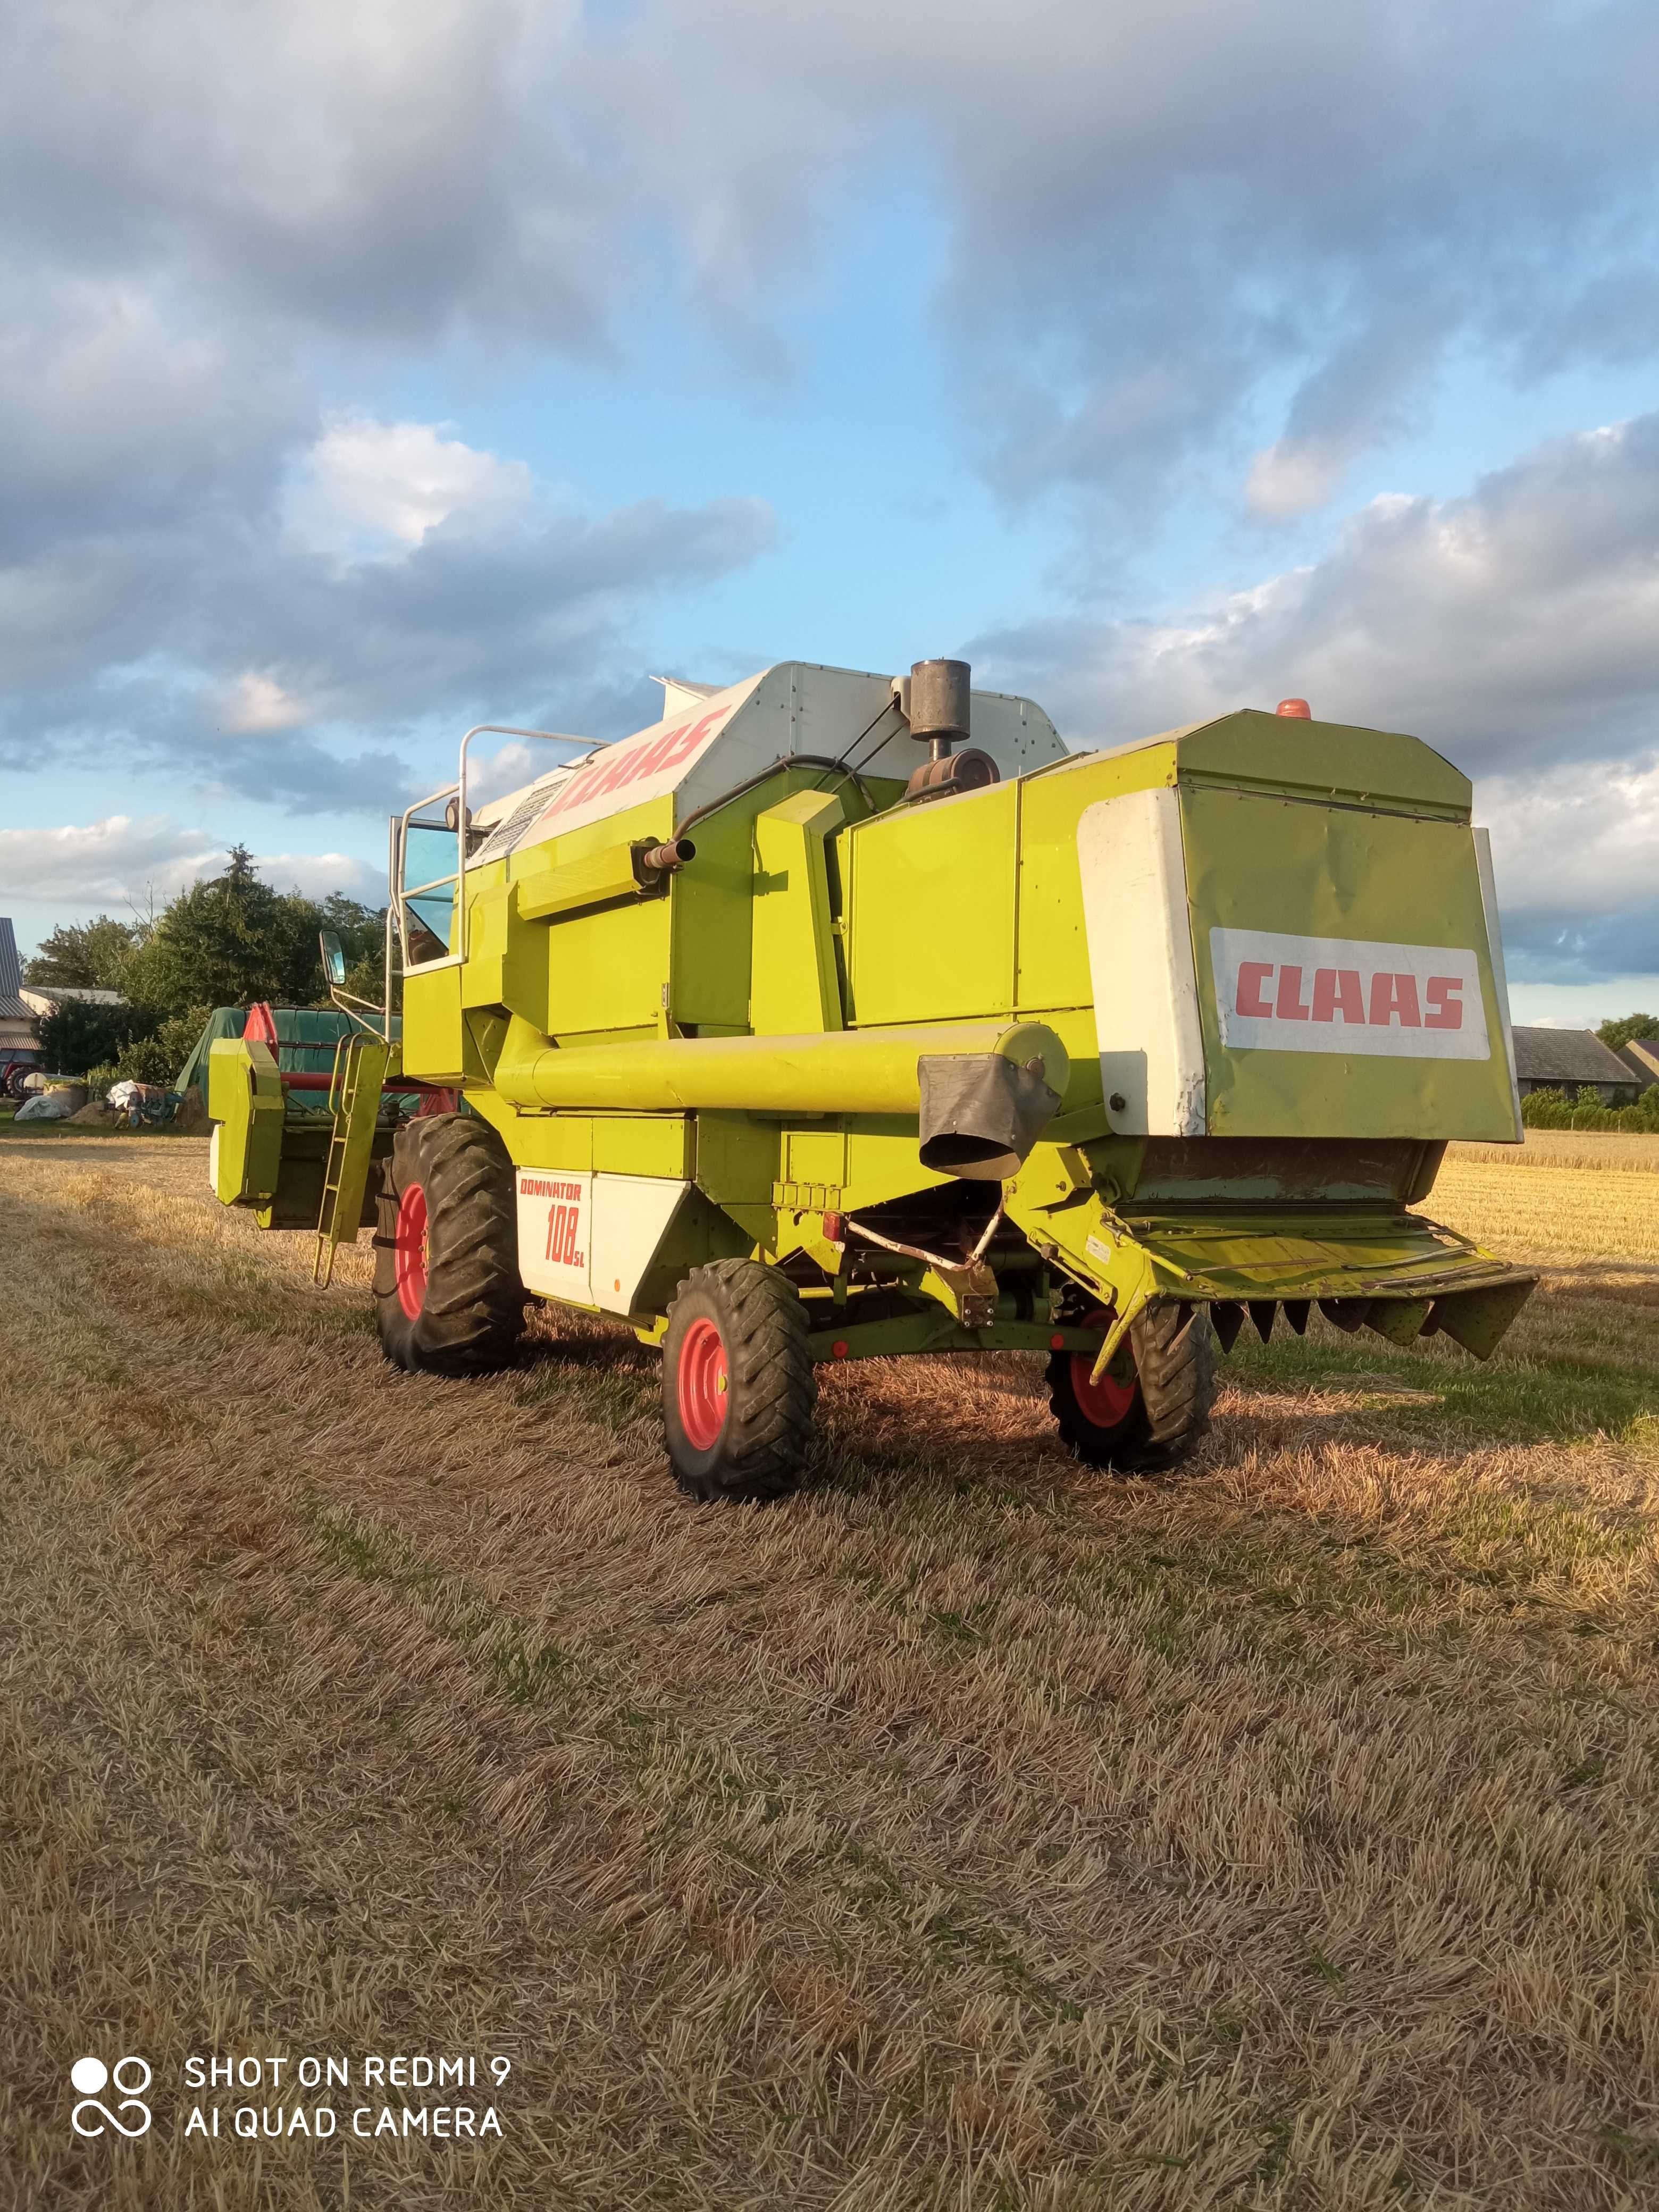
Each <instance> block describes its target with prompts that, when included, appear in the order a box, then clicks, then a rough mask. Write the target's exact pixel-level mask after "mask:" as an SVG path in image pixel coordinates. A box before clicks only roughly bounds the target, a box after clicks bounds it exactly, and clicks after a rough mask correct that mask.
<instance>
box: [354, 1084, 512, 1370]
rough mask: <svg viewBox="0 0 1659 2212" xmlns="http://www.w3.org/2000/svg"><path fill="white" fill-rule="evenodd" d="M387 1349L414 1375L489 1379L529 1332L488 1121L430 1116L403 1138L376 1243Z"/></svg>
mask: <svg viewBox="0 0 1659 2212" xmlns="http://www.w3.org/2000/svg"><path fill="white" fill-rule="evenodd" d="M374 1247H375V1249H374V1311H375V1318H376V1321H377V1322H378V1324H379V1328H380V1349H381V1350H382V1351H383V1352H385V1354H386V1358H388V1359H389V1360H391V1361H392V1363H393V1364H394V1365H395V1366H398V1367H405V1368H408V1369H409V1370H410V1371H411V1372H412V1373H425V1374H431V1375H484V1374H488V1373H489V1371H490V1370H491V1369H493V1368H497V1367H504V1366H505V1365H506V1364H507V1361H508V1360H510V1359H511V1358H512V1357H513V1351H514V1349H515V1347H516V1346H517V1344H518V1341H519V1337H520V1333H521V1332H522V1330H523V1327H524V1307H525V1288H524V1284H523V1282H522V1280H521V1279H520V1274H519V1224H518V1202H517V1196H516V1188H515V1184H514V1180H513V1163H512V1161H511V1160H510V1159H509V1158H508V1157H507V1147H506V1146H505V1145H504V1144H503V1143H502V1142H501V1138H500V1137H499V1136H498V1135H497V1134H496V1133H495V1130H494V1129H492V1128H491V1127H490V1126H489V1122H488V1121H480V1120H478V1118H477V1116H476V1115H471V1114H433V1115H424V1116H422V1117H420V1118H418V1119H416V1121H410V1122H408V1123H407V1124H405V1126H404V1127H403V1128H401V1129H399V1130H398V1134H397V1137H396V1139H394V1141H393V1144H392V1157H391V1158H390V1159H388V1160H387V1161H386V1164H385V1166H384V1168H383V1170H382V1175H381V1184H380V1225H379V1228H378V1231H377V1233H376V1235H375V1238H374Z"/></svg>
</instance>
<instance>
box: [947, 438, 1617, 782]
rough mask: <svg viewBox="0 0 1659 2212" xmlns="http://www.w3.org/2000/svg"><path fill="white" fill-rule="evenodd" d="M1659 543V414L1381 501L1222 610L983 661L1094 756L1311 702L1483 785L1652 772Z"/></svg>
mask: <svg viewBox="0 0 1659 2212" xmlns="http://www.w3.org/2000/svg"><path fill="white" fill-rule="evenodd" d="M1655 544H1659V415H1648V416H1641V417H1640V418H1638V420H1636V421H1634V422H1627V423H1623V424H1620V425H1616V426H1613V428H1601V429H1596V430H1594V431H1589V432H1587V433H1585V434H1584V435H1582V436H1577V437H1572V438H1565V439H1560V440H1557V441H1552V442H1551V443H1549V444H1546V445H1542V446H1540V447H1536V448H1535V449H1534V451H1533V452H1531V453H1527V454H1524V455H1522V458H1521V459H1519V460H1517V461H1516V462H1515V463H1514V464H1513V465H1511V466H1510V467H1509V468H1506V469H1503V470H1499V471H1497V472H1495V473H1494V474H1492V476H1489V477H1485V478H1483V479H1482V480H1481V482H1480V483H1478V484H1477V485H1476V486H1475V488H1474V491H1472V492H1471V493H1470V494H1469V495H1468V496H1467V497H1465V498H1462V499H1449V500H1434V499H1426V498H1414V497H1408V496H1406V495H1393V496H1390V497H1388V498H1383V499H1379V500H1376V501H1372V502H1371V503H1370V505H1369V506H1367V507H1364V508H1363V509H1362V510H1361V511H1360V512H1359V513H1358V514H1356V515H1355V516H1353V517H1352V519H1351V520H1350V521H1349V522H1348V524H1347V525H1346V528H1345V529H1344V530H1343V532H1341V535H1340V538H1339V539H1338V542H1337V543H1336V544H1335V546H1334V548H1333V550H1331V551H1330V552H1329V553H1328V555H1327V556H1325V557H1324V558H1323V559H1322V560H1320V561H1318V562H1312V563H1310V564H1309V565H1307V566H1305V567H1303V568H1294V569H1288V570H1285V571H1283V572H1281V573H1280V574H1277V575H1273V576H1270V577H1267V578H1266V579H1264V580H1262V581H1261V583H1259V584H1257V585H1255V586H1252V587H1251V588H1250V589H1249V590H1248V591H1242V592H1233V593H1231V594H1230V595H1229V596H1227V597H1226V598H1225V599H1220V600H1218V601H1216V602H1214V603H1212V604H1211V605H1202V606H1199V607H1196V608H1193V609H1190V610H1183V611H1176V612H1172V613H1171V614H1170V615H1168V616H1166V617H1163V618H1161V619H1154V620H1149V621H1142V622H1124V621H1117V622H1090V621H1087V620H1085V619H1072V620H1067V621H1058V622H1056V621H1049V622H1039V623H1030V624H1029V625H1026V626H1024V627H1023V628H1019V629H1009V630H1006V631H1003V632H1000V633H994V634H992V635H988V636H987V637H986V638H984V639H982V640H981V641H979V644H978V646H977V647H975V651H976V652H977V653H978V655H979V657H980V658H981V659H983V660H986V661H987V662H988V663H989V664H990V668H994V669H995V670H996V671H998V672H999V674H1000V676H1001V677H1003V678H1009V679H1014V678H1017V679H1018V680H1019V681H1020V682H1021V683H1023V684H1024V685H1025V686H1026V688H1028V689H1035V690H1038V691H1039V692H1040V694H1041V695H1042V696H1043V697H1044V702H1045V704H1048V706H1049V707H1050V709H1051V711H1054V710H1056V709H1057V710H1058V714H1059V717H1060V720H1061V723H1062V726H1063V727H1066V728H1068V729H1069V730H1070V731H1071V732H1072V733H1073V736H1074V738H1075V740H1076V741H1077V742H1079V743H1105V742H1109V741H1110V740H1112V739H1114V738H1120V737H1130V736H1133V735H1137V734H1139V733H1140V732H1145V731H1147V730H1155V729H1162V728H1168V727H1170V726H1173V725H1175V724H1176V723H1181V722H1188V721H1194V720H1198V719H1199V718H1200V717H1201V716H1203V715H1206V714H1216V713H1220V712H1223V711H1225V710H1226V709H1227V708H1232V707H1237V706H1241V705H1265V706H1269V707H1271V706H1272V705H1273V704H1274V702H1276V701H1277V700H1279V699H1280V698H1283V697H1285V696H1287V695H1296V696H1302V697H1304V698H1306V699H1308V700H1309V701H1310V702H1311V703H1312V706H1313V710H1314V713H1315V714H1316V715H1317V716H1319V717H1320V718H1321V719H1322V720H1328V721H1334V722H1353V723H1358V724H1361V725H1364V726H1371V727H1381V728H1385V729H1405V730H1411V731H1413V732H1415V733H1416V734H1417V735H1418V736H1419V737H1423V738H1427V739H1428V740H1429V742H1430V743H1431V744H1436V745H1438V746H1440V747H1441V748H1442V749H1443V750H1445V751H1446V752H1448V753H1449V754H1450V755H1451V757H1453V758H1454V759H1455V761H1456V762H1457V763H1458V764H1459V765H1460V766H1461V767H1462V768H1464V769H1467V770H1468V771H1470V772H1471V773H1474V772H1475V771H1477V770H1479V771H1482V772H1485V773H1487V774H1513V773H1515V772H1516V771H1517V770H1518V769H1520V768H1521V766H1522V764H1523V763H1526V764H1528V768H1529V769H1530V765H1531V764H1532V763H1553V762H1559V761H1560V760H1562V759H1563V758H1575V757H1576V758H1583V759H1589V760H1594V759H1598V758H1599V759H1604V760H1605V759H1619V758H1620V757H1623V758H1624V759H1626V761H1629V760H1630V759H1632V758H1634V759H1636V760H1638V761H1639V760H1641V759H1642V758H1644V757H1646V756H1647V755H1648V754H1650V752H1651V751H1652V750H1653V748H1654V744H1655V742H1656V738H1659V724H1656V707H1659V563H1656V562H1655V560H1654V556H1653V548H1654V546H1655ZM989 672H990V669H987V674H988V673H989Z"/></svg>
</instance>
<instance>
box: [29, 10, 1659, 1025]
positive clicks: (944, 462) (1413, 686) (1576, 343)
mask: <svg viewBox="0 0 1659 2212" xmlns="http://www.w3.org/2000/svg"><path fill="white" fill-rule="evenodd" d="M7 46H9V49H10V51H9V54H7V53H5V52H3V51H0V60H3V61H4V62H5V64H6V65H5V67H4V69H3V70H0V84H3V86H4V87H5V89H3V90H0V119H3V123H4V129H3V131H0V164H3V165H5V166H8V167H10V169H11V172H12V173H11V175H10V176H9V178H8V179H7V203H6V204H7V205H8V207H9V209H11V210H13V211H14V212H13V215H12V217H11V218H10V219H9V222H8V225H7V228H6V232H5V234H4V236H3V239H0V285H3V287H4V295H5V296H4V298H3V300H0V447H3V449H4V454H5V467H4V475H3V479H0V481H3V482H4V483H5V485H6V491H7V495H6V499H5V501H4V503H3V508H0V653H3V654H4V656H5V659H6V664H7V681H6V684H5V686H4V689H3V694H0V696H3V700H4V702H5V703H4V706H3V708H0V775H3V787H4V792H5V808H4V814H3V818H0V910H6V911H10V912H11V913H13V914H14V915H15V918H16V920H17V923H18V927H19V934H20V937H21V939H22V941H23V942H24V944H25V945H27V944H29V943H31V942H33V940H34V939H37V938H38V937H39V936H40V934H41V933H43V932H44V931H45V930H46V928H48V927H51V926H52V923H53V922H55V921H58V920H62V919H68V918H74V917H79V916H83V915H88V914H91V913H94V912H98V911H100V910H106V909H107V910H112V911H116V912H122V911H124V910H125V906H126V904H127V902H129V901H131V900H135V899H136V900H139V901H142V900H143V899H144V898H145V897H146V896H148V895H149V891H150V890H152V889H153V890H155V892H156V893H157V894H159V895H161V896H166V895H167V893H168V892H170V891H171V890H173V889H174V888H176V887H177V886H178V885H179V884H181V883H184V882H187V881H189V880H190V879H191V876H192V875H193V874H197V873H202V872H208V871H210V869H211V868H213V867H214V866H216V865H217V861H218V857H219V855H221V854H222V853H223V851H224V849H225V848H227V847H228V845H229V844H230V843H231V842H233V841H239V840H240V842H246V843H247V844H249V845H250V846H252V848H253V849H254V851H255V852H256V853H257V854H259V855H260V856H261V858H262V860H264V862H265V864H266V866H267V871H268V872H270V874H271V875H272V876H273V877H274V878H276V879H277V880H279V881H283V882H289V881H293V882H298V883H301V884H303V885H304V887H305V888H307V889H308V890H324V889H327V888H331V887H333V886H335V885H338V886H339V887H341V888H343V889H347V890H352V891H354V892H355V893H356V894H357V895H360V896H374V881H375V877H376V875H377V872H379V870H380V866H381V855H382V854H383V850H384V819H385V816H386V812H387V811H388V810H389V809H390V808H391V807H392V805H394V804H397V803H399V802H400V801H402V800H404V799H406V798H407V797H408V796H409V795H410V794H411V793H412V792H413V791H414V790H415V789H416V788H420V787H425V786H426V785H428V784H429V783H431V782H434V781H438V780H440V778H441V776H442V775H443V774H444V773H445V769H446V763H447V760H448V759H449V758H451V757H453V742H454V738H455V737H456V736H457V735H458V734H459V730H460V729H461V728H463V727H464V726H465V725H466V723H467V722H468V721H470V720H476V719H478V718H480V717H483V716H487V717H489V718H490V719H500V720H506V721H511V722H518V721H523V720H535V721H536V722H538V723H540V724H543V725H545V726H552V727H559V728H575V729H579V730H591V731H592V732H593V733H594V734H598V735H614V734H617V732H620V731H622V730H624V729H626V728H629V727H632V726H635V725H636V724H637V723H639V722H641V721H642V720H646V719H647V718H648V717H649V715H650V714H651V713H652V712H653V697H654V692H653V688H652V687H650V686H648V685H647V684H645V683H644V681H643V678H644V677H645V675H646V673H647V671H663V672H671V673H678V674H680V675H684V676H688V677H690V678H697V679H702V680H715V679H719V680H729V679H730V678H732V677H734V676H737V675H738V674H741V673H744V672H746V671H749V670H750V669H752V668H754V667H757V666H760V665H764V664H765V663H766V662H767V661H769V660H774V659H785V658H801V659H814V660H825V661H831V662H840V663H843V664H846V665H854V666H866V667H871V668H896V667H901V666H903V665H908V662H909V661H910V660H912V659H915V658H917V657H919V656H921V655H923V654H926V653H939V652H965V653H969V655H970V657H971V658H972V659H973V660H974V662H975V667H976V670H977V671H978V672H979V675H980V677H981V680H983V681H987V682H990V683H994V684H1000V685H1001V686H1003V687H1005V688H1009V689H1020V690H1029V691H1030V692H1032V693H1033V694H1034V695H1035V696H1036V697H1037V698H1039V699H1040V700H1041V701H1042V703H1043V704H1044V705H1045V706H1047V707H1048V709H1049V711H1050V712H1051V713H1053V714H1054V716H1055V719H1056V720H1057V721H1058V722H1059V724H1060V727H1061V728H1062V730H1063V731H1064V732H1065V733H1066V735H1067V736H1068V737H1069V738H1072V739H1073V741H1074V742H1077V743H1079V744H1081V743H1087V742H1089V741H1090V740H1091V738H1120V737H1122V736H1126V735H1129V734H1133V732H1136V731H1138V730H1146V729H1153V728H1158V727H1164V726H1169V725H1170V724H1171V723H1173V722H1176V721H1179V720H1188V719H1192V718H1194V716H1196V715H1197V714H1202V713H1205V712H1207V711H1211V710H1212V709H1218V708H1225V707H1226V706H1229V705H1232V704H1237V703H1265V704H1271V703H1272V702H1273V700H1274V699H1276V698H1277V697H1279V696H1282V695H1283V694H1285V693H1288V692H1301V693H1304V694H1305V695H1306V696H1309V697H1310V698H1311V699H1312V700H1313V702H1314V706H1315V710H1316V712H1317V713H1322V714H1328V715H1329V716H1330V717H1331V718H1332V719H1334V720H1352V721H1358V722H1366V723H1376V724H1386V725H1391V726H1396V727H1406V728H1411V729H1414V730H1416V731H1417V732H1419V733H1420V734H1421V735H1423V736H1425V737H1426V738H1429V739H1430V740H1431V742H1433V743H1435V744H1439V745H1441V746H1442V747H1443V750H1446V751H1447V752H1449V754H1450V755H1451V756H1452V757H1454V758H1455V759H1456V760H1458V761H1459V763H1460V764H1462V765H1463V766H1465V767H1466V768H1468V769H1469V771H1470V772H1471V773H1472V774H1474V775H1475V776H1476V779H1477V783H1478V787H1479V791H1480V811H1481V813H1482V815H1483V816H1484V817H1485V818H1486V819H1488V820H1489V821H1490V822H1491V823H1492V829H1493V834H1494V841H1495V847H1496V851H1497V855H1498V875H1499V887H1500V894H1501V896H1502V897H1503V901H1504V908H1505V914H1506V927H1507V929H1508V933H1509V937H1510V968H1511V976H1512V982H1513V986H1514V990H1513V995H1514V998H1515V1002H1516V1012H1517V1015H1518V1016H1519V1017H1521V1018H1557V1019H1559V1018H1571V1019H1581V1020H1585V1021H1595V1020H1597V1019H1599V1018H1601V1017H1602V1016H1603V1015H1605V1014H1607V1013H1617V1012H1626V1011H1628V1010H1629V1009H1630V1008H1632V1007H1633V1006H1641V1005H1646V1006H1650V1007H1653V1008H1656V1009H1659V896H1656V889H1655V886H1656V884H1659V868H1656V861H1659V736H1656V732H1659V720H1656V707H1659V620H1656V617H1659V390H1656V379H1655V372H1656V361H1659V261H1656V257H1655V246H1656V238H1655V230H1656V223H1655V220H1654V216H1655V208H1656V201H1655V197H1654V186H1655V182H1656V179H1655V173H1654V171H1655V149H1656V143H1659V142H1656V138H1655V134H1654V132H1653V131H1652V127H1651V121H1650V115H1649V113H1648V103H1647V100H1646V98H1645V94H1644V89H1643V88H1644V87H1645V86H1650V84H1651V82H1653V81H1654V78H1655V74H1656V72H1655V64H1656V63H1659V29H1656V25H1655V22H1654V20H1653V12H1652V10H1651V9H1644V8H1639V7H1634V6H1598V5H1583V4H1574V5H1571V6H1566V5H1553V6H1552V5H1542V4H1527V0H1519V4H1510V5H1506V6H1504V7H1502V8H1500V7H1498V6H1495V5H1487V4H1485V0H1480V3H1479V4H1462V5H1452V6H1448V5H1446V4H1444V0H1440V4H1437V5H1434V6H1429V5H1416V6H1414V5H1412V4H1409V0H1405V3H1404V4H1395V5H1390V6H1386V7H1385V6H1383V5H1382V4H1380V0H1376V4H1372V0H1356V4H1354V5H1353V6H1352V7H1351V8H1349V9H1345V10H1341V11H1331V10H1328V9H1319V8H1317V7H1315V6H1314V5H1312V4H1310V0H1279V4H1276V5H1275V4H1272V0H1264V4H1263V5H1262V6H1261V7H1260V8H1258V9H1255V10H1254V11H1239V10H1237V9H1226V8H1223V7H1221V6H1220V5H1218V4H1213V0H1171V4H1170V5H1167V6H1165V7H1164V8H1162V9H1159V10H1158V11H1157V12H1156V13H1155V14H1154V13H1152V12H1151V11H1139V12H1131V11H1128V10H1127V9H1111V8H1105V9H1103V8H1101V7H1100V6H1098V5H1084V4H1082V0H1027V4H1024V5H1019V6H1016V5H1013V4H1011V0H958V4H957V5H956V6H953V7H951V8H945V7H944V6H942V5H934V4H933V0H926V4H910V5H905V4H902V0H900V4H890V5H887V6H885V7H877V6H874V5H872V4H869V0H845V4H843V5H842V7H841V8H839V9H837V10H836V11H834V13H833V14H832V13H830V12H829V11H823V12H822V13H807V12H805V11H787V10H779V9H776V8H775V6H773V7H762V6H761V5H759V4H758V0H702V4H697V5H693V4H690V0H637V4H635V5H630V6H629V7H626V8H620V9H618V8H606V9H594V8H588V9H582V8H580V7H579V6H575V5H556V6H555V5H547V4H543V0H467V4H465V5H464V4H461V0H398V4H393V0H363V4H362V5H361V6H360V7H359V8H357V9H354V10H351V11H341V10H338V9H335V8H332V7H327V6H324V5H322V4H321V0H283V4H281V5H278V4H276V0H270V4H265V3H264V0H253V4H250V5H249V6H247V7H246V8H243V9H237V10H225V9H222V8H220V7H216V6H215V5H213V4H211V0H157V4H156V5H155V6H154V7H152V8H150V9H147V10H143V11H137V12H136V13H135V11H131V10H129V9H125V8H123V7H120V6H118V5H117V4H116V0H86V4H85V5H84V6H83V7H82V8H80V9H76V10H74V11H68V10H53V9H37V10H34V11H32V12H31V11H28V10H24V11H20V12H19V13H17V14H15V15H13V16H12V17H11V18H9V29H7V30H6V31H5V32H3V33H0V48H4V47H7ZM43 87H44V88H47V96H44V97H43V96H42V90H41V88H43Z"/></svg>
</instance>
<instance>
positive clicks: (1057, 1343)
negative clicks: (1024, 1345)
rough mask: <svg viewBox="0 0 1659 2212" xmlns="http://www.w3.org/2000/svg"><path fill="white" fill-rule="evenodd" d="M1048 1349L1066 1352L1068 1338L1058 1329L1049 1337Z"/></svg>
mask: <svg viewBox="0 0 1659 2212" xmlns="http://www.w3.org/2000/svg"><path fill="white" fill-rule="evenodd" d="M1048 1349H1049V1351H1050V1352H1064V1351H1065V1349H1066V1340H1065V1338H1064V1337H1063V1336H1062V1335H1061V1334H1060V1332H1059V1330H1058V1329H1056V1330H1055V1331H1054V1334H1053V1335H1052V1336H1051V1337H1050V1338H1049V1339H1048Z"/></svg>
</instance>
